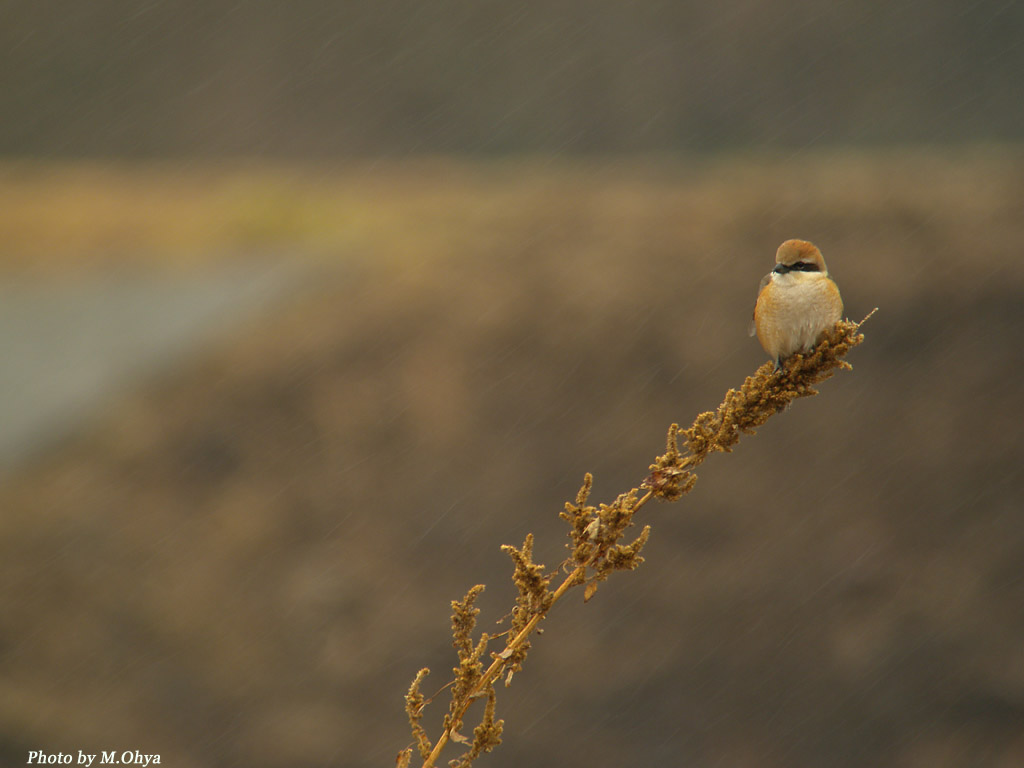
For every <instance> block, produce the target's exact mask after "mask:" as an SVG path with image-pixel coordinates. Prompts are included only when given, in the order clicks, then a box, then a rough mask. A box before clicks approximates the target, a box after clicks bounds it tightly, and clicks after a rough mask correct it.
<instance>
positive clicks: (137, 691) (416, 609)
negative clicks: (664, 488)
mask: <svg viewBox="0 0 1024 768" xmlns="http://www.w3.org/2000/svg"><path fill="white" fill-rule="evenodd" d="M1022 158H1024V155H1022V154H1021V153H1020V152H1019V151H1017V150H1012V149H1005V148H1004V149H1001V150H996V149H976V150H971V151H966V150H964V151H957V152H954V151H941V152H940V151H932V152H925V151H920V152H895V151H893V152H880V153H873V154H842V155H837V154H825V153H822V154H815V153H800V154H799V155H795V156H793V157H789V158H765V157H735V156H732V157H721V158H715V159H710V160H700V161H696V160H686V159H683V158H675V159H656V158H651V159H640V160H631V161H626V160H619V161H614V162H611V161H601V162H598V161H593V162H590V163H584V162H578V163H565V162H554V161H547V160H545V159H543V158H533V159H527V160H520V161H503V162H492V163H480V164H472V163H466V162H454V161H444V160H440V159H439V160H434V161H418V162H415V163H408V164H402V163H397V162H394V163H376V164H360V165H352V166H347V167H337V168H332V169H329V170H324V169H294V168H291V169H283V168H278V169H266V168H237V167H236V168H226V167H225V168H220V169H211V168H202V169H198V168H172V167H169V166H166V167H163V168H159V167H154V166H150V167H146V168H131V167H101V166H95V165H94V166H75V167H52V168H39V167H38V166H31V165H24V164H21V165H19V164H14V165H12V164H8V165H7V166H6V167H5V168H4V169H3V170H2V171H0V241H2V242H4V243H5V247H4V249H3V251H2V254H0V272H3V273H6V274H21V273H38V274H40V275H46V274H62V273H66V272H67V271H69V270H70V271H73V270H76V269H81V268H96V269H108V268H114V267H121V266H125V265H134V266H135V267H136V268H150V267H151V268H156V269H165V268H166V269H175V268H182V267H184V268H195V267H198V266H201V265H202V264H203V263H206V262H208V261H209V260H210V259H219V258H232V259H242V260H244V259H245V258H248V257H249V256H250V255H251V254H253V253H260V254H265V253H271V254H274V255H276V256H277V257H279V258H301V259H309V260H312V261H314V262H320V263H322V264H325V265H329V264H332V263H346V264H349V265H350V266H351V265H355V268H354V269H347V270H345V271H344V272H342V273H339V274H338V276H337V278H336V279H335V280H330V279H325V281H324V284H323V286H322V288H321V289H320V291H319V292H318V293H317V294H315V295H313V296H306V297H305V298H304V299H303V300H302V301H301V302H299V303H296V304H294V305H293V306H291V307H289V308H288V309H287V310H285V311H282V312H279V313H277V314H275V315H274V316H273V317H270V318H266V319H265V320H264V321H262V322H259V323H256V324H253V325H251V326H249V327H248V329H247V331H246V332H245V333H242V334H240V335H239V336H238V337H237V338H235V339H234V340H233V341H231V342H230V343H225V344H223V345H221V346H219V347H218V348H216V349H213V350H210V351H208V352H206V353H205V354H204V355H203V356H202V357H201V359H197V360H194V361H193V362H191V363H190V364H189V365H187V366H185V367H183V368H181V369H180V370H178V371H176V372H174V373H173V374H172V375H169V376H167V377H165V378H162V379H161V380H159V381H156V382H153V383H152V384H151V385H149V386H148V387H147V388H145V389H144V391H141V392H139V393H137V394H135V395H134V396H132V397H131V398H128V399H126V400H125V401H123V402H121V403H120V404H118V406H117V407H115V408H113V409H111V410H110V412H108V413H107V414H105V415H104V416H103V418H102V419H101V421H100V423H99V424H98V425H96V426H94V427H91V428H89V429H88V430H85V431H83V432H82V433H80V434H79V435H77V436H76V437H75V438H74V439H71V440H69V441H68V442H67V443H66V444H65V445H63V446H62V447H61V448H60V449H59V450H57V451H55V452H54V453H53V454H51V455H49V456H47V457H45V458H43V459H42V460H40V461H39V462H37V463H36V464H35V465H34V466H32V467H30V468H29V469H27V470H26V471H24V472H22V473H21V475H20V476H19V477H17V478H15V479H14V480H13V481H12V482H10V483H8V484H7V486H6V487H5V488H3V489H0V508H2V509H3V510H4V514H3V515H2V516H0V531H2V536H0V547H2V550H0V580H2V583H4V584H5V585H6V586H5V589H4V590H3V591H2V593H0V594H2V600H3V603H2V605H0V616H3V617H4V618H3V621H2V622H0V647H2V648H3V649H4V653H3V654H2V656H0V674H3V676H4V679H5V684H4V685H3V686H2V687H0V723H2V732H3V740H2V742H0V761H2V762H5V763H9V764H18V763H19V761H20V762H24V759H25V754H26V752H27V750H28V749H35V748H40V745H41V747H42V748H52V749H53V750H54V751H56V750H57V749H60V748H63V749H64V751H69V750H72V749H79V748H81V749H84V750H86V751H92V752H95V751H97V750H99V749H107V750H109V749H113V748H116V749H118V750H120V749H136V748H138V749H140V750H141V751H142V752H146V753H152V752H160V753H161V754H162V755H163V756H164V757H163V761H164V763H166V764H173V765H180V766H220V765H237V764H244V765H251V766H267V767H268V768H269V767H271V766H282V767H283V766H299V765H338V766H359V767H361V766H370V765H382V764H383V765H390V764H391V761H393V759H394V754H395V753H396V752H397V751H398V749H400V748H402V747H404V746H405V745H406V743H407V742H408V735H407V733H406V728H405V723H404V715H403V713H402V696H403V694H404V692H405V689H406V687H407V685H408V683H409V681H410V679H411V677H412V675H413V674H414V673H415V671H416V670H417V669H418V668H419V667H420V666H423V665H424V664H428V665H430V666H431V667H433V668H434V670H435V675H434V676H432V678H430V681H429V683H428V684H427V686H425V687H426V688H427V689H428V690H433V687H432V686H436V687H440V685H441V684H442V683H443V681H444V679H445V677H446V676H445V670H446V669H448V667H449V666H450V665H451V664H452V663H453V657H452V653H451V650H450V647H449V643H450V641H449V638H448V634H447V630H448V627H447V624H448V619H447V614H448V610H449V604H448V601H449V600H450V599H452V598H454V597H458V596H460V595H461V594H463V593H464V591H465V590H466V589H467V588H468V587H470V586H471V585H473V584H475V583H479V582H486V583H487V584H488V585H490V588H489V590H488V592H487V593H486V594H485V596H484V598H483V600H482V606H483V608H484V609H485V612H487V613H485V615H484V617H483V624H482V626H483V628H485V629H487V628H488V623H489V621H490V620H491V619H494V618H497V617H498V616H499V615H500V614H502V613H504V612H505V610H507V607H508V606H507V603H508V601H509V600H510V599H511V594H512V588H511V585H510V584H507V583H506V582H507V579H508V575H509V573H510V570H511V569H510V566H509V564H508V563H507V562H506V561H505V559H504V557H503V556H502V555H501V553H500V552H499V550H498V547H499V545H500V544H503V543H518V542H519V541H521V540H522V537H523V536H524V535H525V533H526V532H528V531H533V532H534V533H536V535H537V546H536V555H537V558H538V560H539V561H541V562H547V563H549V564H553V563H555V562H557V561H558V560H560V559H561V557H562V555H563V549H562V536H563V532H562V531H561V529H560V526H561V523H560V521H558V520H557V512H558V510H559V509H560V508H561V505H562V502H563V501H564V500H566V499H569V498H571V497H572V496H574V494H575V492H576V489H577V488H578V485H579V482H580V480H581V478H582V475H583V473H584V472H585V471H591V472H593V473H594V474H595V477H596V483H595V489H594V498H595V499H597V500H603V501H607V500H610V499H611V498H613V497H614V495H615V494H617V493H619V492H621V491H624V490H626V489H628V488H629V487H632V486H634V485H636V484H637V483H638V482H639V481H640V480H641V479H642V478H643V476H644V475H645V473H646V471H647V465H648V462H649V461H650V460H651V459H652V458H653V457H654V456H655V455H656V454H657V453H658V452H660V450H661V447H662V445H663V440H664V433H665V429H666V428H667V426H668V424H669V423H670V422H672V421H680V422H684V423H688V422H689V421H690V420H691V419H692V417H693V416H695V415H696V414H697V413H698V412H699V411H701V410H706V409H708V408H711V407H713V406H714V405H716V404H717V403H718V402H719V400H720V398H721V396H722V395H723V394H724V392H725V390H726V388H728V387H730V386H736V385H738V384H740V383H741V381H742V377H743V376H744V375H746V374H748V373H750V372H752V371H753V370H754V369H755V368H756V366H758V365H759V364H761V363H762V362H763V361H764V354H763V352H762V351H761V350H760V348H759V347H758V345H757V343H756V341H754V340H752V339H750V338H749V337H748V336H747V335H746V327H747V323H748V321H749V318H750V311H751V307H752V303H753V299H754V293H755V289H756V286H757V281H758V280H759V279H760V277H761V275H762V274H764V273H765V272H766V271H767V270H768V269H769V268H770V266H771V263H772V259H773V254H774V250H775V247H776V246H777V245H778V243H779V242H781V241H782V240H783V239H786V238H788V237H803V238H807V239H810V240H812V241H814V242H816V243H817V244H819V245H820V246H821V248H822V250H823V251H824V253H825V256H826V258H827V259H828V263H829V266H830V268H831V270H832V271H833V272H834V274H835V275H836V278H837V280H838V282H839V285H840V287H841V288H842V290H843V295H844V299H845V301H846V307H847V312H848V314H849V315H850V316H851V317H853V318H857V319H859V318H860V317H862V316H864V315H865V314H867V312H868V311H869V310H870V309H871V308H872V307H875V306H878V307H880V311H879V313H878V315H877V316H876V317H874V318H873V319H872V320H871V322H870V324H869V325H868V326H866V327H865V333H866V334H867V336H868V339H867V341H866V343H865V344H864V345H863V346H862V347H860V348H858V349H857V350H856V351H855V352H854V354H853V357H852V362H853V364H854V366H855V369H854V370H853V371H852V372H848V373H844V374H842V375H841V376H839V377H838V378H837V379H835V380H833V381H830V382H827V383H826V384H825V385H823V386H822V394H821V396H820V397H817V398H813V399H810V400H805V401H800V402H798V403H796V404H795V405H794V406H793V408H792V409H791V410H790V411H789V412H787V413H785V414H783V415H780V416H779V417H777V418H775V419H773V420H772V421H771V422H769V424H768V425H766V426H765V428H764V429H763V430H762V432H761V434H759V435H757V436H754V437H751V438H745V439H744V441H743V443H742V444H741V446H740V448H739V449H738V450H737V452H736V453H735V454H733V455H731V456H722V457H717V458H714V459H713V460H710V461H709V462H708V464H707V465H706V468H703V469H702V471H701V473H700V482H699V483H698V485H697V487H696V489H695V491H694V492H693V493H692V494H691V495H689V496H688V497H686V499H685V500H684V501H683V502H681V503H680V504H677V505H673V506H668V505H662V506H657V507H655V508H653V509H645V510H644V518H645V520H644V521H645V522H650V523H651V524H652V525H653V526H654V533H653V536H652V540H651V543H650V545H649V548H648V550H647V551H646V553H645V554H646V555H647V557H648V561H647V563H645V564H644V566H643V567H642V568H641V569H640V570H639V571H637V572H636V573H633V574H626V575H623V576H620V577H618V578H617V579H613V580H612V582H610V583H609V584H608V585H607V586H606V587H604V588H602V590H601V591H600V592H599V593H598V595H597V597H596V598H595V599H594V600H593V601H592V602H591V603H589V604H588V605H586V606H582V605H577V604H570V605H566V606H565V607H564V610H563V609H562V608H561V607H560V609H559V612H557V614H556V615H554V616H552V617H551V618H550V619H549V620H548V622H547V630H548V631H547V632H546V633H545V634H544V635H543V636H542V637H541V638H539V640H538V641H537V642H536V643H535V648H534V650H533V651H532V653H531V657H530V659H529V660H528V662H527V666H526V669H525V670H524V671H523V672H522V673H520V674H517V676H516V679H515V684H514V686H513V687H512V688H511V689H509V690H508V691H504V692H499V716H501V717H505V718H506V731H505V738H506V742H507V743H506V744H505V745H503V746H502V747H501V748H500V749H499V750H498V751H497V752H496V753H495V754H494V755H492V756H490V757H488V758H486V759H484V760H482V761H481V763H480V764H481V765H492V766H518V765H536V766H567V765H584V764H601V765H679V764H685V765H692V766H715V765H727V766H751V767H752V768H755V767H756V768H770V767H771V768H773V767H775V766H779V767H781V766H808V768H811V767H812V766H814V767H819V766H838V767H840V768H845V767H846V766H849V767H850V768H853V767H854V766H864V765H872V766H894V767H897V766H898V767H900V768H903V767H906V768H916V767H918V766H920V767H921V768H924V767H927V768H942V767H943V766H949V767H950V768H952V767H953V766H963V765H972V766H993V767H999V768H1004V767H1008V766H1016V765H1020V764H1022V763H1024V737H1022V733H1021V729H1020V723H1021V722H1024V651H1022V649H1024V618H1022V616H1024V615H1022V613H1021V611H1020V606H1021V605H1024V581H1022V580H1021V577H1020V574H1021V572H1022V569H1024V518H1022V516H1021V515H1022V511H1021V500H1022V498H1024V482H1022V476H1021V466H1022V465H1024V451H1022V445H1021V438H1020V430H1019V424H1020V423H1021V417H1022V416H1024V409H1022V406H1021V403H1020V377H1021V374H1022V370H1021V356H1020V354H1019V346H1020V339H1021V337H1022V333H1024V303H1022V301H1021V297H1022V296H1024V263H1022V260H1021V254H1022V252H1024V217H1022V216H1021V208H1020V201H1021V200H1024V163H1022ZM325 274H330V272H329V271H328V272H326V273H325ZM434 714H435V715H439V713H434ZM428 728H429V730H431V732H432V733H433V732H436V724H434V725H432V726H428ZM122 745H123V746H122Z"/></svg>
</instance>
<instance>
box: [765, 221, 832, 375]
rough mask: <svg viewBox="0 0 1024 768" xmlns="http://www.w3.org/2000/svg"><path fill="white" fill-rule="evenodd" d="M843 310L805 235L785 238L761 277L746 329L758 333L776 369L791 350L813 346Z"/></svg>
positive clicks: (801, 350)
mask: <svg viewBox="0 0 1024 768" xmlns="http://www.w3.org/2000/svg"><path fill="white" fill-rule="evenodd" d="M842 314H843V298H842V296H840V295H839V288H838V287H837V286H836V284H835V282H834V281H833V280H832V278H831V277H829V276H828V270H827V269H826V267H825V259H824V258H823V257H822V255H821V251H819V250H818V248H817V247H816V246H815V245H813V244H811V243H808V242H807V241H806V240H787V241H786V242H784V243H783V244H782V245H780V246H779V250H778V251H777V252H776V254H775V269H773V270H772V271H771V272H769V273H768V274H767V275H765V276H764V279H763V280H761V287H760V288H759V289H758V293H757V304H756V305H755V306H754V322H752V323H751V324H750V335H751V336H753V335H754V333H757V339H758V341H760V342H761V346H762V347H764V351H765V352H767V353H768V354H769V355H770V356H771V357H772V358H774V360H775V369H776V370H778V369H779V368H781V367H782V361H783V360H785V359H786V358H787V357H789V356H790V355H793V354H796V353H797V352H809V351H810V350H811V349H813V348H814V346H815V345H816V344H817V343H818V342H819V341H821V339H822V336H824V335H825V331H827V330H828V329H829V328H831V327H832V326H833V325H835V324H836V322H838V321H839V318H840V317H842Z"/></svg>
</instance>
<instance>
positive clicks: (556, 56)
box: [0, 0, 1024, 156]
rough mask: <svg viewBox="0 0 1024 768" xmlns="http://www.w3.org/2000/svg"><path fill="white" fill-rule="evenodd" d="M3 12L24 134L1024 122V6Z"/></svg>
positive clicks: (254, 136)
mask: <svg viewBox="0 0 1024 768" xmlns="http://www.w3.org/2000/svg"><path fill="white" fill-rule="evenodd" d="M0 21H2V23H0V112H2V114H3V116H4V119H3V120H2V121H0V154H4V155H11V154H14V155H36V156H40V155H42V156H50V155H61V156H78V155H83V154H84V155H90V156H94V155H105V156H125V155H127V156H137V155H144V156H166V155H181V154H186V155H197V154H198V155H206V156H219V155H225V154H227V155H244V156H254V155H256V156H266V155H276V156H280V155H288V156H309V155H351V154H373V155H406V154H408V153H438V152H441V153H448V152H453V151H472V152H484V153H493V152H508V151H542V152H555V153H581V152H607V151H613V152H640V151H666V150H670V151H678V150H690V151H692V150H702V149H708V148H722V147H737V146H741V147H753V148H755V149H764V148H775V149H778V148H780V147H787V146H806V145H810V144H819V143H821V144H826V145H837V144H838V145H845V144H876V143H879V142H885V143H893V142H898V143H921V142H925V143H946V142H955V141H961V140H973V141H979V140H1000V141H1019V140H1021V139H1022V138H1024V128H1022V126H1024V100H1022V99H1021V98H1019V94H1020V83H1019V79H1020V72H1022V71H1024V46H1021V45H1020V40H1021V37H1022V35H1024V6H1022V5H1021V4H1020V3H990V2H976V3H968V4H965V3H961V2H956V1H955V0H941V1H940V2H932V1H931V0H907V1H905V2H898V3H892V2H881V1H880V0H872V1H871V2H862V3H852V2H847V3H831V4H822V3H816V2H812V1H811V0H781V1H780V2H772V3H757V2H742V1H740V0H733V1H731V2H719V3H707V2H698V1H696V0H686V1H685V2H674V3H666V2H659V1H655V0H645V1H643V2H630V3H625V4H624V3H620V2H607V1H600V0H598V1H595V0H587V1H586V2H583V0H522V2H516V3H494V2H490V3H488V2H466V1H465V0H438V2H432V3H419V2H411V1H410V0H347V1H346V2H342V3H338V2H329V1H328V0H303V1H302V2H297V3H238V2H235V0H207V1H204V2H198V1H197V0H182V1H181V2H174V3H171V2H160V1H156V2H153V1H148V2H135V1H132V2H126V0H91V1H90V2H88V3H81V2H75V0H58V2H47V3H7V4H6V7H5V8H4V10H3V13H2V15H0ZM1015 95H1016V97H1015Z"/></svg>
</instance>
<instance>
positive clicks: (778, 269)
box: [772, 264, 789, 275]
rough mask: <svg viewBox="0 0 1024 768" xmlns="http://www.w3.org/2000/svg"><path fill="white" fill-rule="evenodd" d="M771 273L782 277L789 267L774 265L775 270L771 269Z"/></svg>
mask: <svg viewBox="0 0 1024 768" xmlns="http://www.w3.org/2000/svg"><path fill="white" fill-rule="evenodd" d="M772 272H778V273H779V274H780V275H784V274H786V273H787V272H789V267H787V266H786V265H785V264H776V265H775V269H773V270H772Z"/></svg>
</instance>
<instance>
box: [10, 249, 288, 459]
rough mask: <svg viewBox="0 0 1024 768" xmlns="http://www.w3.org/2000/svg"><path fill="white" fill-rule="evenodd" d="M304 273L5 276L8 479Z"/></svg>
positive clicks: (242, 269)
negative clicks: (26, 462) (33, 457)
mask: <svg viewBox="0 0 1024 768" xmlns="http://www.w3.org/2000/svg"><path fill="white" fill-rule="evenodd" d="M304 272H305V270H303V269H300V268H291V267H285V266H281V265H277V266H268V265H267V264H265V263H264V264H261V265H259V266H256V267H254V266H253V265H242V264H235V265H228V266H223V265H221V266H218V267H216V268H215V269H212V270H207V271H205V272H202V273H196V274H189V275H166V274H164V275H152V274H146V273H144V272H121V273H116V274H115V273H108V274H101V275H89V276H83V277H79V278H70V277H69V278H60V279H56V280H55V279H35V280H31V279H27V278H19V279H17V280H13V279H7V280H0V478H2V477H3V476H4V475H6V474H8V473H9V472H10V471H11V470H12V469H14V468H16V466H17V465H18V464H19V462H21V461H23V460H24V459H26V458H28V457H30V456H31V455H33V454H35V453H36V452H38V451H41V450H43V449H44V448H45V447H46V446H48V445H51V444H53V443H54V442H55V441H57V440H59V439H60V437H61V436H62V435H64V434H67V433H68V432H69V431H70V430H72V429H74V428H75V427H76V426H78V425H79V424H81V423H82V421H83V420H84V419H85V418H86V417H87V416H88V415H89V414H90V413H91V412H94V411H95V410H96V409H97V408H98V407H99V406H101V405H103V404H104V403H106V402H109V401H110V400H111V399H112V398H114V397H116V395H117V394H119V393H121V392H124V391H127V390H128V389H129V388H130V386H131V385H132V384H133V383H134V382H137V381H138V380H139V379H140V378H141V377H142V376H144V375H147V374H150V373H154V372H158V371H159V370H160V369H161V368H163V367H166V366H171V365H173V364H174V363H175V362H177V361H179V360H181V359H182V358H183V357H184V356H186V355H187V354H188V353H189V351H191V350H194V349H195V347H196V346H197V345H199V344H201V343H202V342H203V341H205V340H208V339H209V338H211V337H212V336H215V335H216V334H217V333H218V332H222V331H226V330H228V329H230V327H231V326H232V325H233V324H236V323H239V322H241V321H242V320H244V319H245V318H246V317H249V316H252V314H253V313H255V312H258V311H260V310H266V309H268V305H270V304H272V303H274V302H275V300H281V299H282V298H283V297H284V296H286V295H289V294H291V293H292V292H293V291H294V290H296V289H297V288H298V286H299V285H300V284H302V283H304V282H305V281H303V280H302V279H301V278H302V277H303V274H304Z"/></svg>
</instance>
